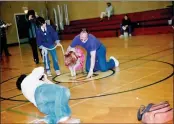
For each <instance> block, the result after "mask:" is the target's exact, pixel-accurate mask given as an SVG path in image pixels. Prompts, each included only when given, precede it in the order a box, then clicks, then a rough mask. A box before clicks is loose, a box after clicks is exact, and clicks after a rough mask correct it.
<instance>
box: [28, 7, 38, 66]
mask: <svg viewBox="0 0 174 124" xmlns="http://www.w3.org/2000/svg"><path fill="white" fill-rule="evenodd" d="M26 18H27V20H28V25H27V29H28V36H29V43H30V45H31V48H32V52H33V59H34V62H35V63H36V64H38V63H39V57H38V48H37V43H36V30H37V28H38V27H37V18H36V15H35V11H34V10H28V13H27V15H26Z"/></svg>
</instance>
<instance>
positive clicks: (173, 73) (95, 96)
mask: <svg viewBox="0 0 174 124" xmlns="http://www.w3.org/2000/svg"><path fill="white" fill-rule="evenodd" d="M141 60H146V59H141ZM146 61H155V62H160V63H164V64H168V65H170V66H171V67H172V68H174V65H173V64H171V63H168V62H163V61H158V60H146ZM143 64H144V63H143ZM173 75H174V71H173V72H172V73H171V74H170V75H168V76H167V77H165V78H163V79H161V80H159V81H156V82H154V83H151V84H148V85H145V86H141V87H138V88H133V89H130V90H125V91H120V92H115V93H108V94H103V95H94V96H88V97H79V98H72V99H70V100H81V99H90V98H97V97H103V96H109V95H115V94H121V93H126V92H130V91H135V90H138V89H142V88H146V87H149V86H152V85H155V84H158V83H160V82H162V81H164V80H167V79H168V78H170V77H172V76H173ZM20 95H22V94H19V95H17V96H20ZM14 97H16V96H13V97H10V98H3V97H0V98H1V99H2V100H10V101H19V102H28V100H15V99H11V98H14ZM2 100H1V101H2Z"/></svg>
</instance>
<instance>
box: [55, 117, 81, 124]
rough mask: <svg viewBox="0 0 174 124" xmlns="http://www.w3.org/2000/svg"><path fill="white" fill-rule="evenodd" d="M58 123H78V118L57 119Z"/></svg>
mask: <svg viewBox="0 0 174 124" xmlns="http://www.w3.org/2000/svg"><path fill="white" fill-rule="evenodd" d="M58 124H80V119H77V118H70V119H68V120H67V121H63V122H62V121H59V122H58Z"/></svg>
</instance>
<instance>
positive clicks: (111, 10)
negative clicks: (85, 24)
mask: <svg viewBox="0 0 174 124" xmlns="http://www.w3.org/2000/svg"><path fill="white" fill-rule="evenodd" d="M107 6H108V7H107V8H106V11H105V12H101V14H100V19H101V21H102V20H103V17H105V16H107V17H108V20H109V19H110V17H111V15H113V14H114V9H113V7H112V5H111V3H107Z"/></svg>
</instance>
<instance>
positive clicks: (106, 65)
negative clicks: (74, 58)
mask: <svg viewBox="0 0 174 124" xmlns="http://www.w3.org/2000/svg"><path fill="white" fill-rule="evenodd" d="M90 66H91V54H90V53H89V52H87V57H86V71H87V72H89V70H90ZM114 67H115V62H114V60H112V59H110V60H109V61H107V60H106V48H105V46H103V45H101V46H100V48H99V49H98V50H96V60H95V66H94V70H93V71H94V72H95V71H99V70H100V71H102V72H105V71H108V70H109V69H113V68H114Z"/></svg>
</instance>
